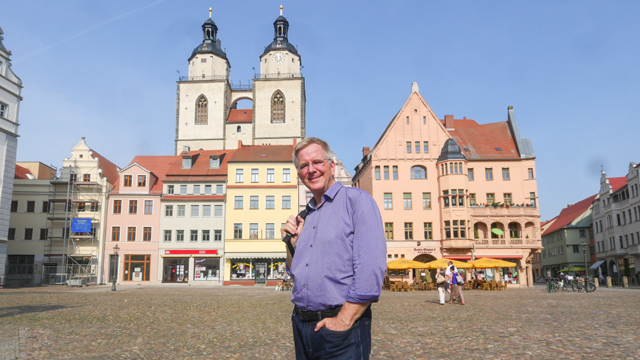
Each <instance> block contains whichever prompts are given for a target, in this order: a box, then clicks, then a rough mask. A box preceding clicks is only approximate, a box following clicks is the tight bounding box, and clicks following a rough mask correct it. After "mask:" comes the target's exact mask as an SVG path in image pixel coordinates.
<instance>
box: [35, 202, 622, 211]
mask: <svg viewBox="0 0 640 360" xmlns="http://www.w3.org/2000/svg"><path fill="white" fill-rule="evenodd" d="M634 210H635V209H634ZM42 212H43V213H46V212H49V202H48V201H43V202H42Z"/></svg>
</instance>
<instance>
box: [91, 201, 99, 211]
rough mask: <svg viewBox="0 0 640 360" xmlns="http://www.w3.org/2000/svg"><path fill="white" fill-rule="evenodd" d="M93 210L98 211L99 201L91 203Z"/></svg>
mask: <svg viewBox="0 0 640 360" xmlns="http://www.w3.org/2000/svg"><path fill="white" fill-rule="evenodd" d="M91 211H92V212H96V211H98V203H91Z"/></svg>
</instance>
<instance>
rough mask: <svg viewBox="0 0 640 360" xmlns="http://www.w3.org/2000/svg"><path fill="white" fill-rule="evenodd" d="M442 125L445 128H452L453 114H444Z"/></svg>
mask: <svg viewBox="0 0 640 360" xmlns="http://www.w3.org/2000/svg"><path fill="white" fill-rule="evenodd" d="M444 127H445V128H447V129H453V115H445V116H444Z"/></svg>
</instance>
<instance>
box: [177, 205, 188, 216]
mask: <svg viewBox="0 0 640 360" xmlns="http://www.w3.org/2000/svg"><path fill="white" fill-rule="evenodd" d="M186 212H187V209H186V206H185V205H178V213H177V214H176V216H177V217H184V216H185V213H186Z"/></svg>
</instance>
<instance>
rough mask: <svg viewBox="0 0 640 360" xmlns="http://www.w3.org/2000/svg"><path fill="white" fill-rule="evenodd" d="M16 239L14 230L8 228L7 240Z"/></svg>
mask: <svg viewBox="0 0 640 360" xmlns="http://www.w3.org/2000/svg"><path fill="white" fill-rule="evenodd" d="M15 239H16V229H15V228H9V232H8V233H7V240H15Z"/></svg>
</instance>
